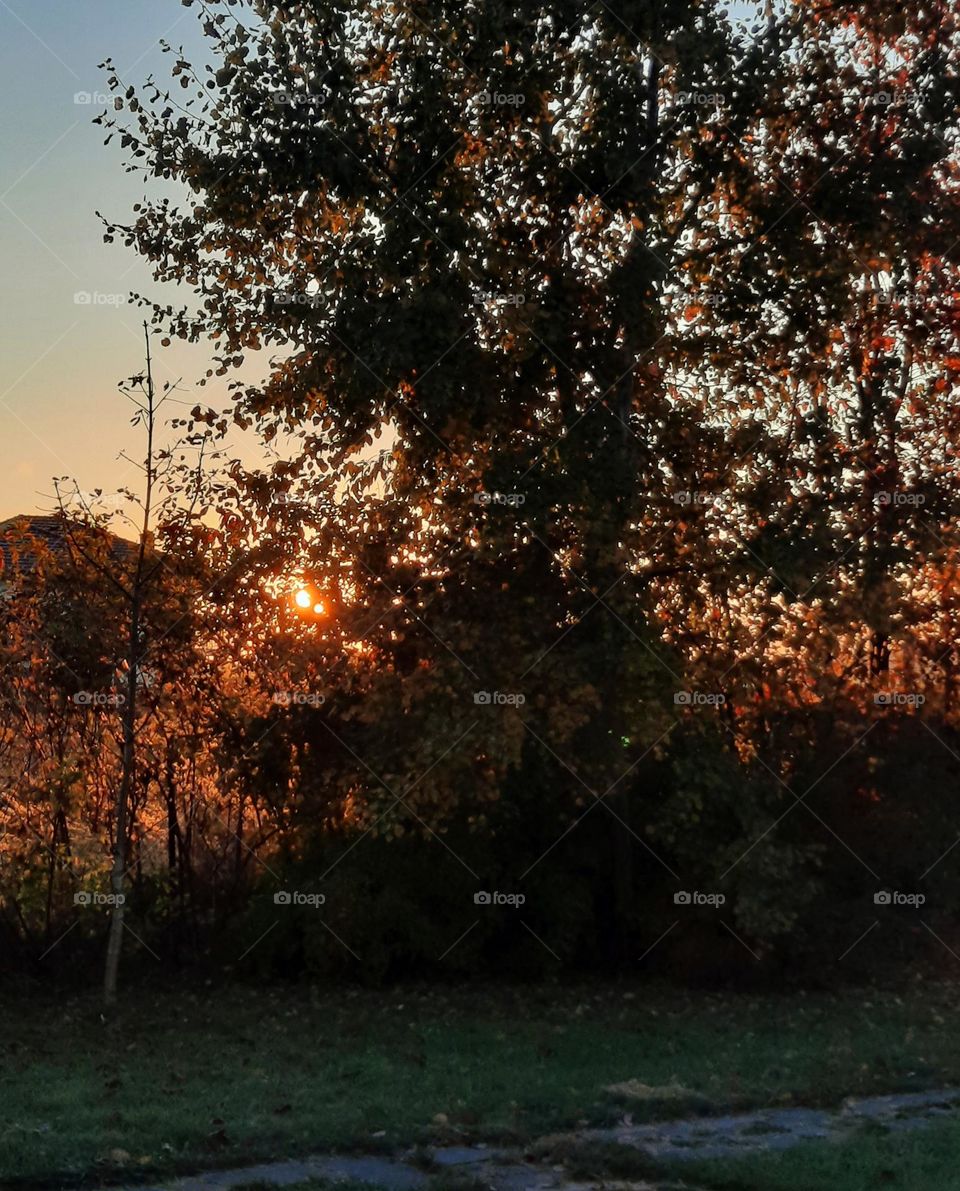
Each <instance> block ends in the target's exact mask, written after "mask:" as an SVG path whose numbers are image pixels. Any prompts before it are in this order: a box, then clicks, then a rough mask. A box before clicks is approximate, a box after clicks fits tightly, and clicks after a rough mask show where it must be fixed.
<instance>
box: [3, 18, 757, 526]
mask: <svg viewBox="0 0 960 1191" xmlns="http://www.w3.org/2000/svg"><path fill="white" fill-rule="evenodd" d="M732 7H733V9H734V10H735V11H736V10H739V11H740V13H742V12H743V10H744V9H745V8H748V7H750V5H745V4H739V3H738V4H734V5H733V6H732ZM160 39H165V40H167V41H170V42H172V43H173V44H174V45H179V44H183V45H184V46H185V47H186V49H187V56H188V57H191V56H193V57H194V58H196V57H197V56H199V55H201V54H202V46H201V43H202V39H201V37H200V34H199V30H198V25H197V16H196V10H195V9H187V8H183V7H182V6H181V4H180V2H179V0H0V68H2V69H0V78H2V84H0V86H2V88H3V92H4V94H3V100H4V110H5V119H4V121H3V123H2V125H0V163H2V169H0V276H2V278H3V284H2V285H0V320H2V321H0V327H2V333H0V334H2V347H3V350H2V352H0V519H2V518H4V517H7V516H11V515H13V514H14V513H25V512H34V511H37V510H38V509H48V508H50V506H51V501H50V494H51V492H52V485H51V483H50V477H51V476H53V475H70V476H73V477H75V478H76V479H77V481H78V482H79V483H80V486H81V487H82V488H84V489H86V490H90V489H92V488H95V487H103V488H105V489H107V490H109V489H112V488H114V487H116V486H117V485H118V484H121V483H124V482H132V481H133V480H134V479H135V476H136V472H135V471H134V470H133V469H131V468H130V466H129V465H128V464H126V463H124V462H123V461H118V460H117V456H118V453H119V452H120V450H121V449H126V450H127V451H130V452H132V453H133V454H134V455H136V453H137V448H138V440H137V437H136V435H135V434H134V433H133V432H132V431H131V430H130V428H129V426H128V424H127V415H128V410H127V407H126V405H125V404H124V403H123V401H122V399H121V398H120V397H119V395H118V394H117V392H116V387H115V386H116V382H117V381H118V380H120V379H121V378H123V377H127V376H130V375H132V374H133V373H135V372H136V371H137V370H138V369H139V368H140V366H141V363H142V332H141V329H140V315H139V313H138V310H137V309H136V308H135V307H132V306H127V305H125V304H122V303H121V304H119V305H107V304H101V303H99V302H97V301H96V300H95V301H93V302H91V304H89V305H81V304H78V303H77V301H76V300H75V299H76V295H77V294H81V293H87V294H94V295H101V296H102V295H117V294H122V295H126V294H127V293H128V292H129V291H130V290H131V289H133V290H141V291H143V292H147V293H155V292H156V287H155V286H154V283H153V281H152V279H151V278H150V276H149V274H148V272H147V270H146V268H145V267H144V266H143V265H142V264H140V263H139V261H138V260H137V258H136V257H135V256H134V254H133V253H132V252H130V251H129V250H125V249H124V248H123V247H122V246H118V245H112V246H108V245H105V244H104V243H103V242H102V229H101V227H100V225H99V223H98V221H97V219H96V217H95V214H94V212H95V211H96V210H98V209H99V210H101V211H103V212H104V214H107V215H111V216H114V217H117V218H119V219H120V220H124V219H125V218H126V217H127V216H128V215H129V213H130V209H131V207H132V205H133V203H134V202H136V201H137V200H138V199H139V198H141V197H142V194H143V185H142V182H141V180H140V179H138V178H137V177H135V176H134V175H128V174H125V173H124V172H123V170H122V168H121V162H122V155H121V151H120V149H119V148H118V147H117V146H116V144H112V145H110V146H109V147H106V148H105V147H104V145H103V131H102V130H101V129H100V128H99V127H95V126H93V125H91V123H90V120H91V118H92V116H94V115H95V114H96V113H97V112H98V111H100V110H102V107H103V106H104V105H103V104H99V105H97V104H92V103H91V104H85V103H78V102H76V100H75V97H76V95H77V93H84V92H89V93H92V94H96V93H98V92H99V93H102V92H103V91H104V89H105V88H104V80H103V74H102V72H101V71H98V70H97V64H98V63H99V62H101V61H102V60H103V59H104V58H105V57H107V56H110V57H112V58H113V60H114V62H115V63H116V65H117V67H118V68H119V70H120V72H121V74H122V75H123V76H125V77H129V78H130V80H131V81H140V80H142V79H143V78H144V77H145V76H146V75H147V74H148V73H150V71H154V72H155V73H156V75H157V77H158V80H163V79H164V78H165V77H167V72H168V69H169V64H170V59H169V58H168V57H166V56H164V55H163V54H161V53H160V51H159V49H158V45H157V43H158V41H159V40H160ZM154 193H155V192H154ZM208 355H209V349H208V347H207V346H206V345H202V344H201V345H197V346H195V347H190V346H187V345H183V344H179V343H174V345H173V346H172V347H171V348H170V349H167V350H166V351H162V352H160V355H159V360H158V379H160V380H164V379H169V380H174V379H177V378H178V377H181V376H182V377H183V380H184V385H185V386H186V387H187V388H188V389H189V388H191V387H192V383H193V380H194V378H196V377H197V376H200V375H202V373H203V371H204V370H205V369H206V367H207V363H208ZM189 395H190V394H189V393H188V394H187V396H188V397H189ZM198 396H202V398H203V400H204V401H213V402H215V401H216V399H217V394H216V392H215V391H210V390H203V391H202V392H201V394H198ZM221 397H222V395H221ZM43 494H46V495H43Z"/></svg>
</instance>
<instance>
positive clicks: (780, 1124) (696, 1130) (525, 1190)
mask: <svg viewBox="0 0 960 1191" xmlns="http://www.w3.org/2000/svg"><path fill="white" fill-rule="evenodd" d="M958 1104H960V1089H955V1088H948V1089H944V1090H942V1091H935V1092H910V1093H903V1094H900V1095H893V1096H877V1097H873V1098H872V1099H866V1100H847V1101H845V1102H844V1104H843V1105H842V1106H841V1107H840V1108H839V1109H837V1110H829V1109H817V1108H769V1109H760V1110H757V1111H755V1112H747V1113H737V1114H735V1115H730V1116H723V1117H693V1118H689V1117H688V1118H683V1119H681V1120H675V1121H658V1122H656V1123H653V1124H646V1125H632V1124H622V1125H617V1126H614V1127H612V1128H609V1129H585V1130H580V1131H578V1132H575V1133H565V1134H558V1135H556V1136H554V1137H550V1138H544V1139H542V1141H541V1142H539V1143H538V1144H537V1145H536V1146H532V1147H529V1148H528V1149H527V1150H526V1151H524V1152H521V1151H519V1150H497V1149H489V1148H487V1147H485V1146H438V1147H436V1148H435V1149H433V1150H430V1151H429V1157H430V1159H431V1160H432V1162H431V1164H430V1169H429V1170H427V1169H423V1168H422V1166H420V1165H417V1166H415V1165H413V1164H412V1163H411V1161H410V1156H408V1157H402V1156H401V1157H397V1158H382V1157H341V1158H337V1157H327V1156H318V1157H314V1158H305V1159H302V1160H300V1161H282V1162H269V1163H264V1164H263V1165H261V1166H253V1167H247V1168H245V1169H243V1170H221V1171H213V1172H210V1173H208V1174H202V1175H194V1176H190V1177H187V1178H181V1179H171V1180H169V1181H168V1182H165V1183H158V1184H155V1185H154V1186H153V1187H151V1188H146V1189H145V1188H142V1187H141V1188H139V1189H136V1191H227V1189H229V1188H234V1189H237V1188H241V1187H250V1186H251V1185H254V1186H255V1185H256V1184H258V1183H259V1184H263V1185H266V1186H274V1187H288V1186H291V1185H292V1184H295V1183H299V1182H303V1181H304V1180H306V1179H308V1178H323V1179H329V1180H331V1181H340V1180H346V1179H349V1180H353V1181H355V1182H362V1183H370V1184H372V1185H373V1186H375V1187H381V1188H384V1191H418V1189H419V1188H426V1187H428V1186H429V1184H430V1182H431V1180H432V1178H433V1177H434V1176H435V1175H436V1174H438V1173H440V1172H444V1171H445V1172H447V1173H450V1172H454V1171H455V1172H457V1173H459V1174H464V1175H470V1176H471V1177H472V1178H474V1179H476V1181H477V1183H478V1184H481V1185H485V1186H487V1187H490V1188H493V1189H495V1191H547V1189H551V1188H555V1189H557V1191H579V1189H580V1188H582V1187H583V1186H584V1184H582V1183H578V1182H576V1181H574V1180H572V1179H571V1178H570V1177H569V1176H568V1175H567V1173H566V1171H565V1170H564V1168H563V1166H562V1164H551V1163H550V1160H549V1155H550V1153H551V1151H557V1152H562V1151H563V1150H564V1148H566V1149H569V1148H570V1147H571V1146H573V1147H575V1146H577V1145H581V1144H585V1143H598V1142H599V1143H606V1144H615V1145H622V1146H628V1147H630V1148H632V1149H635V1150H638V1151H640V1152H641V1153H645V1154H647V1155H648V1156H649V1157H651V1158H659V1159H669V1160H671V1161H676V1160H682V1159H685V1158H721V1157H730V1156H733V1155H748V1154H758V1153H764V1152H770V1151H776V1150H785V1149H788V1148H789V1147H791V1146H795V1145H801V1144H802V1143H803V1142H805V1141H812V1140H818V1139H819V1140H823V1139H827V1138H836V1139H839V1138H842V1137H843V1136H844V1134H846V1133H848V1132H849V1131H850V1130H851V1129H853V1128H855V1127H857V1126H860V1125H863V1124H864V1123H866V1122H869V1121H873V1122H876V1123H879V1124H882V1125H884V1126H886V1127H887V1128H888V1129H891V1130H906V1129H919V1128H922V1127H923V1126H924V1125H927V1124H929V1123H930V1122H932V1121H935V1120H938V1119H941V1118H943V1117H945V1116H949V1115H951V1114H952V1113H953V1112H954V1111H956V1108H957V1105H958ZM532 1153H538V1154H543V1155H545V1156H547V1161H546V1162H545V1163H544V1162H537V1161H535V1160H532V1159H531V1158H529V1157H527V1156H526V1155H529V1154H532ZM599 1182H600V1180H599V1179H598V1180H597V1181H596V1182H595V1183H591V1184H586V1185H588V1186H596V1185H597V1184H598V1183H599ZM604 1185H605V1186H612V1185H613V1184H612V1183H611V1182H610V1181H609V1180H604ZM641 1185H642V1184H640V1183H634V1184H633V1186H634V1187H640V1186H641ZM131 1191H134V1189H131Z"/></svg>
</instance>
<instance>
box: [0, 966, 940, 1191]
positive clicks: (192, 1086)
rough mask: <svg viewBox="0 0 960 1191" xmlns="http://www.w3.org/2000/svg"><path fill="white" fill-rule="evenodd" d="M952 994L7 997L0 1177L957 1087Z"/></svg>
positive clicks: (210, 992)
mask: <svg viewBox="0 0 960 1191" xmlns="http://www.w3.org/2000/svg"><path fill="white" fill-rule="evenodd" d="M955 995H956V994H955V989H954V988H953V987H952V986H945V985H944V986H932V987H931V986H929V985H926V986H923V987H921V986H919V985H918V986H917V987H916V988H914V989H912V990H910V991H907V992H901V993H893V992H879V991H878V992H874V993H872V994H869V995H865V994H864V993H863V991H862V990H861V991H852V992H850V993H849V994H845V995H837V996H827V995H816V996H815V995H808V996H798V995H795V996H792V997H757V996H732V995H726V996H722V997H721V996H713V995H698V996H691V995H686V996H684V995H680V994H678V993H677V992H676V991H675V990H660V991H657V990H653V989H650V988H649V987H646V988H637V989H632V990H631V989H628V988H623V987H613V988H606V989H597V988H579V989H559V990H558V989H548V988H543V987H536V988H534V987H529V988H528V987H523V988H508V989H497V990H492V989H482V988H477V989H473V990H466V991H455V992H449V991H448V992H441V991H437V990H425V989H410V988H407V989H402V990H389V991H369V990H364V991H359V990H339V991H329V990H325V991H320V990H314V991H311V990H309V989H302V988H290V989H281V988H276V987H273V988H268V989H261V988H257V989H253V988H244V987H239V986H231V987H226V988H221V987H216V986H214V985H207V986H203V987H202V988H199V989H198V988H192V989H189V990H183V989H176V990H156V989H155V990H152V991H148V992H145V991H142V990H137V989H129V990H128V991H127V994H126V1000H125V1003H124V1005H123V1006H122V1008H121V1010H120V1012H119V1014H118V1016H117V1017H116V1018H115V1020H113V1021H112V1022H109V1023H108V1022H106V1021H104V1020H103V1019H102V1018H101V1016H100V1012H99V1009H98V1007H97V1004H96V1002H95V1000H93V999H92V998H91V999H90V1000H86V999H74V1000H69V999H60V1000H57V1001H51V1000H49V999H48V1000H43V999H38V998H36V997H33V998H30V999H21V1000H19V1001H8V1002H7V1003H6V1004H5V1006H4V1008H5V1016H6V1019H7V1021H8V1022H10V1023H11V1026H12V1027H13V1028H8V1029H7V1030H6V1031H4V1033H3V1036H2V1039H0V1183H2V1184H3V1185H4V1186H5V1187H7V1186H11V1185H15V1184H17V1183H20V1184H22V1185H34V1186H42V1187H44V1188H50V1189H52V1188H55V1187H58V1186H60V1187H68V1186H78V1185H84V1184H85V1185H95V1184H97V1183H99V1182H101V1181H104V1182H107V1181H110V1180H111V1179H114V1180H116V1179H123V1180H124V1181H126V1182H127V1183H130V1182H133V1181H135V1180H136V1179H138V1178H143V1179H147V1178H151V1177H152V1178H157V1177H159V1176H161V1175H166V1174H168V1173H170V1172H173V1171H187V1170H191V1169H199V1168H204V1167H214V1166H232V1165H242V1164H244V1163H245V1162H253V1161H258V1160H263V1159H265V1158H282V1157H287V1156H297V1155H305V1154H308V1153H312V1152H320V1151H324V1150H329V1149H341V1150H346V1149H357V1150H364V1151H375V1150H383V1151H388V1150H393V1149H396V1148H398V1147H401V1146H407V1145H412V1144H415V1143H436V1142H440V1141H450V1142H454V1141H456V1142H463V1141H465V1140H476V1139H485V1140H515V1141H518V1142H526V1141H527V1140H529V1139H532V1138H534V1137H536V1136H538V1135H541V1134H544V1133H549V1132H553V1131H557V1130H560V1129H568V1128H571V1127H576V1126H577V1125H578V1124H588V1123H589V1124H598V1123H608V1122H611V1121H613V1120H616V1119H617V1118H618V1117H619V1116H620V1115H622V1114H623V1113H624V1112H625V1111H628V1112H630V1113H632V1115H633V1117H634V1119H640V1118H641V1117H644V1116H646V1117H655V1116H658V1115H660V1116H664V1115H666V1116H669V1115H680V1113H681V1112H682V1111H685V1108H684V1105H683V1100H682V1097H680V1096H679V1094H678V1089H686V1090H687V1091H688V1092H689V1095H690V1101H691V1103H696V1104H698V1105H701V1106H702V1105H704V1104H709V1105H712V1106H714V1107H715V1108H722V1107H737V1106H742V1107H746V1106H751V1105H767V1104H784V1103H811V1104H835V1103H837V1102H838V1101H840V1100H841V1099H842V1098H843V1097H844V1096H847V1095H851V1094H860V1095H862V1094H867V1093H871V1092H885V1091H893V1090H905V1089H916V1088H921V1087H935V1086H940V1085H947V1084H953V1083H956V1084H960V1031H956V1030H953V1029H951V1028H949V1025H950V1024H951V1023H952V1021H953V1019H954V1014H955V1010H954V1008H953V1004H952V1002H953V1001H954V1000H955ZM631 1081H636V1082H637V1083H638V1084H641V1085H646V1086H647V1092H646V1093H645V1094H643V1095H642V1096H640V1097H639V1098H633V1099H629V1100H628V1101H625V1100H624V1098H623V1097H622V1096H618V1095H616V1094H610V1093H607V1092H605V1090H604V1089H605V1088H607V1087H608V1086H609V1085H613V1084H624V1083H626V1084H630V1082H631ZM657 1088H662V1089H663V1094H662V1096H660V1095H658V1093H657V1092H656V1089H657ZM649 1089H654V1090H653V1091H650V1090H649ZM916 1136H917V1137H918V1138H923V1137H924V1136H926V1135H925V1134H917V1135H916ZM901 1142H902V1139H900V1138H898V1139H897V1144H901ZM903 1144H906V1143H905V1142H904V1143H903ZM919 1144H922V1141H921V1142H920V1143H919ZM790 1160H791V1161H792V1159H790ZM760 1185H762V1184H760ZM770 1185H771V1186H772V1187H776V1186H780V1185H783V1186H787V1185H790V1184H777V1183H772V1184H770ZM796 1185H797V1186H801V1185H803V1184H796ZM810 1185H811V1187H814V1186H817V1184H815V1183H811V1184H810ZM877 1185H878V1186H881V1185H882V1184H877ZM940 1186H941V1187H943V1186H949V1184H945V1183H942V1182H941V1184H940Z"/></svg>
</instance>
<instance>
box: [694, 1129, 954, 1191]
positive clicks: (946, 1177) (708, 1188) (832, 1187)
mask: <svg viewBox="0 0 960 1191" xmlns="http://www.w3.org/2000/svg"><path fill="white" fill-rule="evenodd" d="M678 1165H679V1164H678ZM678 1173H683V1174H685V1175H686V1176H687V1177H689V1179H690V1180H691V1182H692V1183H693V1184H694V1185H696V1186H697V1187H698V1188H700V1187H702V1188H703V1189H704V1191H958V1188H960V1121H943V1122H938V1123H937V1124H935V1125H929V1126H927V1127H926V1128H924V1129H921V1130H918V1131H917V1132H915V1133H896V1134H888V1135H886V1136H879V1135H878V1133H877V1132H876V1131H875V1130H865V1131H863V1132H862V1133H861V1134H860V1135H859V1136H856V1137H852V1138H850V1139H849V1140H846V1141H842V1142H810V1143H808V1144H806V1145H803V1146H799V1147H797V1148H796V1149H792V1150H788V1151H786V1152H785V1153H782V1154H763V1155H758V1156H757V1157H754V1158H738V1159H718V1160H716V1161H712V1162H684V1163H683V1168H682V1171H678Z"/></svg>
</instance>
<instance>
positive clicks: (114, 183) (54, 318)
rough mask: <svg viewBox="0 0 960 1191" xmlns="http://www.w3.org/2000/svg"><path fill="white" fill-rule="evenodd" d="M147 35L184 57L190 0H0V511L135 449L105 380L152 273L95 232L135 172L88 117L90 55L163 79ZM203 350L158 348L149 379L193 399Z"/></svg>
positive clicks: (42, 505)
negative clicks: (135, 300) (131, 300)
mask: <svg viewBox="0 0 960 1191" xmlns="http://www.w3.org/2000/svg"><path fill="white" fill-rule="evenodd" d="M161 38H166V39H167V40H169V41H171V42H173V43H174V44H175V45H179V44H181V43H182V44H184V46H185V47H186V48H187V50H188V56H189V51H190V49H191V48H193V49H199V47H200V43H201V40H202V39H201V37H200V34H199V30H198V27H197V18H196V10H195V9H187V8H183V7H182V6H181V5H180V2H179V0H0V79H2V84H0V86H2V90H3V101H4V111H5V119H4V121H3V122H2V125H0V276H2V277H3V284H2V286H0V327H2V332H0V335H2V345H3V350H2V352H0V520H2V519H3V518H5V517H8V516H12V515H14V514H17V513H30V512H38V511H49V510H50V509H51V508H52V506H53V500H52V493H53V486H52V483H51V477H52V476H54V475H69V476H73V477H75V478H76V480H77V482H78V483H79V485H80V487H81V488H83V489H85V490H91V489H93V488H95V487H104V488H114V487H116V486H118V485H120V484H122V483H134V482H135V480H136V476H137V472H136V469H135V468H134V467H132V466H131V465H129V464H127V463H125V462H124V461H123V460H120V459H118V455H119V452H120V451H121V450H124V451H126V452H128V453H130V454H131V455H133V457H134V458H136V457H137V456H138V454H139V441H138V437H137V433H136V431H134V430H133V429H132V428H131V427H130V425H129V417H130V413H131V412H132V411H131V410H130V408H129V406H128V405H127V403H126V402H125V401H124V399H123V398H122V397H121V396H120V395H119V394H118V392H117V389H116V385H117V382H118V381H120V380H122V379H124V378H125V377H129V376H132V375H133V374H134V373H136V372H137V371H138V370H139V369H140V368H142V365H143V330H142V326H141V323H142V315H141V314H140V312H139V311H138V309H137V308H136V307H133V306H128V305H126V297H127V295H128V294H129V292H130V291H131V290H143V291H145V292H151V291H152V292H156V289H157V287H156V286H155V285H154V283H153V281H152V279H151V278H150V275H149V271H148V269H147V268H146V267H145V266H144V265H143V264H141V263H140V262H139V260H138V259H137V257H136V256H135V254H134V253H133V252H132V250H129V249H125V248H124V247H123V246H122V245H112V246H111V245H106V244H104V243H103V231H102V228H101V226H100V223H99V221H98V219H97V217H96V214H95V212H96V211H97V210H100V211H102V212H103V213H104V214H105V215H111V216H115V217H117V218H119V219H120V221H121V222H126V221H127V217H128V216H129V213H130V210H131V207H132V205H133V203H135V202H136V201H137V200H138V199H140V198H142V197H143V180H142V179H140V178H137V177H135V176H133V175H127V174H126V173H124V171H123V156H122V153H121V150H120V149H119V148H118V147H117V146H116V144H115V143H114V144H111V145H110V146H108V147H105V146H104V144H103V140H104V132H103V130H102V129H101V128H99V127H97V126H94V125H92V124H91V119H92V118H93V117H94V116H95V115H97V114H98V113H99V112H101V111H102V110H103V108H104V107H105V106H106V104H105V103H104V102H103V101H102V94H103V92H104V90H105V82H104V75H103V72H102V71H100V70H98V69H97V65H98V63H100V62H102V61H103V59H104V58H105V57H107V56H110V57H112V58H113V60H114V62H115V63H116V65H117V66H118V68H119V69H120V71H121V73H122V74H124V75H128V76H129V77H130V78H131V80H134V79H135V80H137V81H138V82H139V81H141V80H142V79H144V78H145V77H146V75H147V74H148V73H150V71H151V70H153V71H154V72H155V73H156V75H157V76H158V78H160V79H162V78H163V77H164V76H165V74H166V73H167V72H168V69H169V63H170V59H169V57H168V56H165V55H163V54H161V53H160V51H159V49H158V48H157V42H158V40H159V39H161ZM98 93H99V94H98ZM88 96H93V97H94V99H99V100H100V102H99V103H96V102H89V101H87V97H88ZM82 295H91V300H90V302H89V303H87V304H83V302H82V297H81V296H82ZM115 295H120V297H119V298H118V297H116V296H115ZM208 356H209V348H208V347H207V346H205V345H196V346H192V347H191V346H189V345H184V344H179V343H177V342H175V343H174V344H173V346H171V347H170V348H169V349H166V350H163V349H159V347H158V358H157V369H156V375H157V380H158V382H162V381H164V380H171V381H173V380H177V379H178V378H179V377H181V376H182V377H183V388H184V389H187V390H189V391H188V392H186V393H184V394H181V395H182V396H183V397H184V398H185V399H187V400H191V399H192V398H193V397H194V396H197V397H198V398H202V399H203V400H204V402H206V401H207V400H208V399H209V393H208V391H207V390H200V391H199V392H197V390H195V388H194V384H193V381H194V378H195V377H197V376H199V375H201V374H202V372H203V371H204V369H205V368H206V366H207V359H208Z"/></svg>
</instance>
